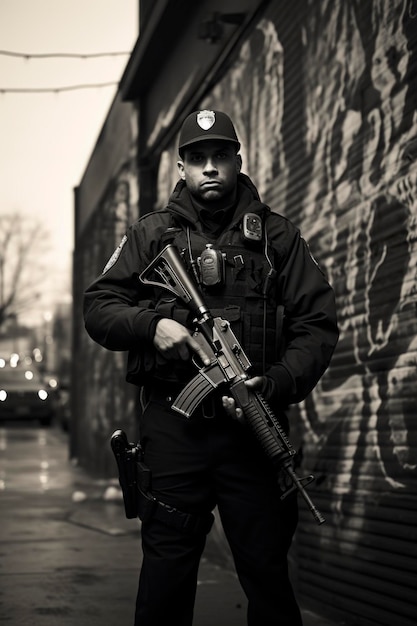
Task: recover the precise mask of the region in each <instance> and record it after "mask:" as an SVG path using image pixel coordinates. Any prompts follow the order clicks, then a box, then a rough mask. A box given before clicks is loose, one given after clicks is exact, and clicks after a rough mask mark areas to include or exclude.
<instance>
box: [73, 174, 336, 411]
mask: <svg viewBox="0 0 417 626" xmlns="http://www.w3.org/2000/svg"><path fill="white" fill-rule="evenodd" d="M247 212H252V213H257V214H259V215H260V216H261V217H262V221H263V224H264V228H265V230H266V232H267V240H268V247H267V248H266V251H267V254H268V258H269V259H270V260H271V261H272V263H273V266H274V270H275V272H276V275H275V278H274V285H273V290H272V294H273V296H272V297H271V298H269V307H270V308H271V307H272V306H273V307H275V308H276V306H277V304H281V305H282V306H283V308H284V311H285V325H284V335H285V336H284V340H285V342H284V346H285V349H284V351H283V353H282V354H278V350H276V351H275V358H273V359H271V358H268V369H267V372H266V374H267V376H268V377H269V378H270V379H271V380H272V381H273V382H274V384H275V385H274V386H275V389H276V390H277V392H278V395H279V398H280V399H281V400H282V402H283V403H285V404H288V403H293V402H299V401H301V400H303V399H304V398H305V397H306V395H307V394H308V393H309V392H310V391H311V390H312V389H313V388H314V386H315V385H316V384H317V382H318V380H319V379H320V377H321V376H322V375H323V373H324V371H325V370H326V368H327V367H328V365H329V362H330V359H331V356H332V353H333V350H334V348H335V345H336V343H337V339H338V329H337V321H336V311H335V302H334V294H333V291H332V289H331V287H330V286H329V284H328V282H327V281H326V279H325V277H324V275H323V273H322V271H321V270H320V268H319V267H318V265H317V263H316V262H315V260H314V259H313V258H312V256H311V254H310V252H309V250H308V247H307V245H306V243H305V241H304V240H303V239H302V237H301V236H300V232H299V230H298V229H297V228H296V227H295V226H294V225H293V224H292V223H291V222H290V221H289V220H288V219H286V218H284V217H283V216H281V215H279V214H277V213H273V212H271V211H270V209H269V208H268V207H267V206H266V205H264V204H262V203H261V202H260V200H259V196H258V193H257V191H256V188H255V187H254V186H253V184H252V182H251V181H250V179H249V178H248V177H246V176H244V175H242V174H240V175H239V182H238V201H237V204H236V208H235V210H234V214H233V218H232V220H231V221H230V223H229V224H228V225H227V226H225V228H224V230H223V231H222V232H221V234H220V235H219V236H218V238H217V239H214V238H213V236H210V235H208V234H207V233H205V232H204V229H203V225H202V223H201V221H200V219H199V215H198V213H197V211H196V209H195V208H194V206H193V204H192V202H191V198H190V196H189V193H188V190H187V188H186V186H185V184H184V183H183V182H182V181H180V182H179V183H178V184H177V186H176V188H175V190H174V192H173V194H172V195H171V198H170V200H169V203H168V205H167V207H166V208H164V209H162V210H158V211H155V212H153V213H149V214H147V215H145V216H143V217H142V218H140V219H139V220H138V221H137V222H135V223H134V224H132V225H131V226H130V228H129V229H128V231H127V233H126V235H125V237H124V238H123V241H122V243H121V244H120V246H119V248H118V249H117V250H116V251H115V253H114V255H113V257H112V258H111V259H110V261H109V263H108V264H107V266H106V268H105V269H104V270H103V274H102V275H101V276H100V277H98V278H97V279H96V280H95V281H94V282H93V283H92V285H90V286H89V287H88V289H87V290H86V292H85V302H84V317H85V326H86V329H87V332H88V333H89V335H90V336H91V337H92V338H93V339H94V340H95V341H96V342H98V343H99V344H100V345H102V346H104V347H105V348H108V349H110V350H129V351H130V353H131V356H132V355H135V354H136V355H139V358H140V365H139V366H138V364H137V363H134V364H133V365H132V363H133V362H134V360H135V359H134V358H131V360H130V363H131V365H130V370H132V368H133V369H136V370H137V371H136V374H137V373H138V372H139V377H138V378H137V379H136V378H135V376H133V375H132V371H130V372H128V376H127V379H128V380H130V381H131V382H132V381H134V382H137V383H138V384H141V382H145V381H144V380H143V381H141V378H140V371H139V370H141V371H142V372H146V371H147V370H148V371H150V372H151V371H152V369H153V368H154V367H155V353H156V350H155V349H154V347H153V343H152V341H153V337H154V333H155V326H156V324H157V322H158V320H159V319H160V318H161V317H162V316H167V315H166V313H164V314H163V315H162V314H161V312H160V310H158V307H155V305H156V302H155V299H156V295H155V292H154V291H153V290H150V289H149V287H145V286H144V285H142V284H141V282H140V281H139V279H138V276H139V274H140V273H142V272H143V270H144V269H145V268H146V267H147V265H148V264H149V263H150V262H151V261H152V260H153V259H154V257H155V256H156V255H157V254H158V253H159V252H160V251H161V249H162V248H163V246H164V245H165V244H166V243H167V240H168V239H169V237H171V239H173V238H174V239H175V237H176V236H177V235H176V233H177V234H178V233H179V235H178V236H182V237H183V242H184V243H186V241H187V239H186V235H185V232H186V231H187V229H188V233H189V236H190V241H191V245H192V248H193V254H195V255H197V256H198V254H199V253H201V251H202V249H204V245H205V243H213V244H215V247H216V248H218V249H220V250H222V251H223V252H226V255H227V257H228V258H236V257H239V256H240V251H242V253H243V252H244V254H245V255H246V257H245V258H246V259H247V260H246V265H248V263H249V264H251V265H250V268H249V270H248V273H247V274H246V275H245V284H246V287H245V298H244V303H243V306H248V307H249V308H250V307H251V306H252V307H253V306H255V305H253V304H252V303H256V302H260V301H261V300H262V294H261V291H262V284H263V281H264V279H265V274H266V273H267V271H268V270H269V269H270V266H269V265H268V263H269V262H268V263H267V262H266V257H265V250H264V247H265V246H264V244H262V245H261V247H260V248H259V246H258V248H257V249H255V248H254V247H253V245H252V244H251V243H248V242H245V241H244V240H243V237H242V233H241V223H242V217H243V215H244V214H245V213H247ZM175 243H176V242H175ZM259 256H262V258H263V262H262V265H263V266H262V267H258V266H257V264H256V262H255V261H254V259H255V260H256V258H257V257H259ZM229 265H230V266H231V267H230V275H231V276H232V275H235V274H236V270H235V269H234V268H233V263H227V266H229ZM228 271H229V270H228ZM230 294H231V289H230V280H229V278H227V279H226V281H225V285H224V286H223V287H221V288H219V289H218V290H217V291H215V293H214V295H209V307H210V308H211V306H213V303H216V302H218V306H220V304H221V303H223V306H224V305H225V304H227V303H228V302H229V299H230V297H232V296H231V295H230ZM232 295H233V294H232ZM249 334H250V333H249ZM246 336H248V333H246ZM256 336H258V335H256ZM252 337H253V334H252ZM241 338H242V340H244V339H245V332H243V335H242V336H241ZM244 348H245V350H246V352H247V353H248V356H249V358H250V359H251V360H252V355H251V349H250V347H249V348H248V345H244ZM171 369H172V371H175V369H176V365H175V364H173V363H171ZM255 373H256V372H255Z"/></svg>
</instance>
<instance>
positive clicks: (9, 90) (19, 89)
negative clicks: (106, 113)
mask: <svg viewBox="0 0 417 626" xmlns="http://www.w3.org/2000/svg"><path fill="white" fill-rule="evenodd" d="M117 84H118V82H108V83H91V84H89V83H87V84H85V85H81V84H80V85H68V86H66V87H33V88H31V87H16V88H15V87H6V88H3V87H0V94H4V93H60V92H61V91H74V90H76V89H98V88H102V87H113V86H114V85H117Z"/></svg>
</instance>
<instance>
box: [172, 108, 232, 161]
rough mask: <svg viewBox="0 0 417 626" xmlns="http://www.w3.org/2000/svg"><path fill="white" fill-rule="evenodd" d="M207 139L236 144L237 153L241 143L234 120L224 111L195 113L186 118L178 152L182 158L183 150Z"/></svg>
mask: <svg viewBox="0 0 417 626" xmlns="http://www.w3.org/2000/svg"><path fill="white" fill-rule="evenodd" d="M206 139H221V140H223V141H230V142H232V143H235V144H236V152H237V151H238V150H239V148H240V143H239V140H238V138H237V135H236V131H235V127H234V126H233V123H232V120H231V119H230V117H229V116H228V115H226V113H223V112H222V111H212V110H207V109H205V110H203V111H194V113H190V115H188V117H186V118H185V120H184V122H183V125H182V127H181V130H180V137H179V142H178V152H179V153H180V156H182V152H183V149H184V148H186V147H187V146H190V145H191V144H193V143H197V142H199V141H205V140H206Z"/></svg>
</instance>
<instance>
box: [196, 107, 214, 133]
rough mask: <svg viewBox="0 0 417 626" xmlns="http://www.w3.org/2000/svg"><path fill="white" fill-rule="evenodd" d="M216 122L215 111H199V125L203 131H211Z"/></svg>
mask: <svg viewBox="0 0 417 626" xmlns="http://www.w3.org/2000/svg"><path fill="white" fill-rule="evenodd" d="M215 121H216V114H215V113H214V111H206V110H205V111H199V113H197V124H198V125H199V126H200V128H202V129H203V130H209V129H210V128H211V127H212V126H213V125H214V122H215Z"/></svg>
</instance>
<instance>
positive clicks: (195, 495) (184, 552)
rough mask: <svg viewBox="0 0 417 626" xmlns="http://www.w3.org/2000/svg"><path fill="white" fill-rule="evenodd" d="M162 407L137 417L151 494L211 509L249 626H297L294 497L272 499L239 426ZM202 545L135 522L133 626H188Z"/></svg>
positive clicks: (264, 471)
mask: <svg viewBox="0 0 417 626" xmlns="http://www.w3.org/2000/svg"><path fill="white" fill-rule="evenodd" d="M169 404H170V403H169V402H164V400H161V401H160V402H154V401H151V402H149V404H148V405H147V407H146V409H145V412H144V415H143V423H142V428H141V441H142V445H143V447H144V451H145V463H146V464H147V465H148V466H149V467H150V468H151V470H152V492H153V494H154V495H155V496H156V497H157V498H158V499H159V500H161V501H162V502H165V503H166V504H169V505H172V506H175V507H176V508H178V509H180V510H183V511H186V512H189V513H195V514H199V513H200V514H201V513H204V512H209V511H211V510H213V508H214V507H215V506H216V505H217V506H218V510H219V513H220V516H221V521H222V525H223V529H224V532H225V535H226V537H227V540H228V542H229V545H230V548H231V551H232V553H233V557H234V561H235V566H236V572H237V575H238V577H239V581H240V583H241V585H242V588H243V590H244V592H245V594H246V596H247V598H248V625H249V626H278V625H280V626H287V625H288V626H289V625H291V626H300V625H301V623H302V622H301V616H300V611H299V608H298V605H297V602H296V600H295V597H294V594H293V590H292V587H291V584H290V581H289V578H288V571H287V552H288V549H289V547H290V545H291V540H292V536H293V533H294V531H295V527H296V524H297V500H296V497H295V496H289V497H288V499H286V500H285V501H284V502H281V501H280V500H279V491H278V487H277V483H276V480H275V479H274V477H273V473H272V471H271V466H270V465H269V462H268V461H267V460H266V459H265V457H264V453H263V452H262V451H261V450H258V447H257V446H258V444H257V443H256V442H254V439H253V435H252V434H251V433H250V432H249V431H248V430H247V429H246V427H245V426H243V425H242V424H239V423H238V422H236V421H234V420H231V419H230V418H228V417H227V416H226V415H225V414H222V411H220V412H219V413H218V415H217V417H215V418H214V419H205V418H204V417H202V416H201V415H200V416H196V417H193V418H192V419H191V420H187V419H186V418H183V417H181V416H179V415H178V414H176V413H174V412H173V411H171V410H170V408H169ZM205 540H206V537H205V536H202V535H191V534H185V533H182V532H179V531H177V530H175V529H173V528H170V527H168V526H165V525H164V524H162V523H161V522H159V521H157V520H155V519H150V520H148V521H147V522H145V523H143V524H142V549H143V564H142V569H141V575H140V582H139V590H138V596H137V605H136V618H135V626H160V625H161V624H165V623H170V622H173V623H175V624H177V625H178V626H191V624H192V620H193V609H194V601H195V594H196V586H197V572H198V566H199V561H200V557H201V555H202V552H203V550H204V545H205ZM220 608H221V607H219V610H220Z"/></svg>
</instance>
